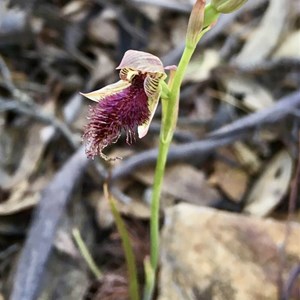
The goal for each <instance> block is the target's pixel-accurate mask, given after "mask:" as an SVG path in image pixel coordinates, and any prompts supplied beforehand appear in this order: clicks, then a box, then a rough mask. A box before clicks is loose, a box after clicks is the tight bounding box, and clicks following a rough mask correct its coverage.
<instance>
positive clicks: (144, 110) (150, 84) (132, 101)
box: [82, 50, 166, 160]
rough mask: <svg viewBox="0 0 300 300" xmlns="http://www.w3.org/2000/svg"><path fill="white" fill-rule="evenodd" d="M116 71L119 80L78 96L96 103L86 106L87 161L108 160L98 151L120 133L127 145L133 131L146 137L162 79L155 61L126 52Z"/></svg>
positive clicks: (157, 62)
mask: <svg viewBox="0 0 300 300" xmlns="http://www.w3.org/2000/svg"><path fill="white" fill-rule="evenodd" d="M117 69H120V79H121V80H119V81H118V82H116V83H114V84H111V85H108V86H106V87H104V88H102V89H100V90H96V91H93V92H91V93H87V94H82V95H83V96H85V97H87V98H89V99H91V100H94V101H96V102H97V104H96V105H95V106H90V109H89V116H88V119H89V123H88V124H87V125H86V126H85V129H84V133H83V141H84V143H85V146H86V154H87V156H88V157H89V158H94V157H95V156H96V155H101V157H103V158H104V159H106V160H107V159H109V158H108V157H107V156H106V155H104V154H103V152H102V151H103V149H104V148H105V147H106V146H108V145H110V144H112V143H115V142H117V140H118V139H119V137H120V135H121V132H122V130H124V131H125V132H126V142H127V143H128V144H131V143H132V142H133V141H134V140H135V134H136V130H138V135H139V137H140V138H142V137H143V136H145V135H146V134H147V131H148V128H149V124H150V122H151V120H152V118H153V115H154V112H155V109H156V107H157V104H158V100H159V97H160V93H161V87H160V81H161V80H164V79H165V78H166V74H165V72H164V68H163V65H162V63H161V61H160V60H159V58H158V57H156V56H154V55H152V54H149V53H146V52H141V51H134V50H129V51H127V52H126V53H125V55H124V57H123V59H122V61H121V63H120V65H119V66H118V68H117Z"/></svg>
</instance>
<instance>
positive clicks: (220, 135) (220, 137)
mask: <svg viewBox="0 0 300 300" xmlns="http://www.w3.org/2000/svg"><path fill="white" fill-rule="evenodd" d="M299 106H300V90H298V91H297V92H294V93H292V94H290V95H288V96H286V97H283V98H281V99H279V100H278V101H277V102H276V103H275V104H274V106H272V107H270V108H268V109H264V110H262V111H259V112H256V113H253V114H250V115H248V116H245V117H243V118H240V119H238V120H237V121H235V122H233V123H231V124H229V125H226V126H224V127H222V128H220V129H218V130H216V131H213V132H211V133H210V134H209V135H208V136H207V138H205V139H203V140H201V141H197V142H191V143H186V144H183V145H178V146H172V147H171V148H170V151H169V156H168V162H169V163H171V162H174V161H178V160H179V161H187V160H190V159H191V158H195V157H199V156H201V155H204V154H207V153H208V152H210V151H212V150H214V149H216V148H217V147H221V146H224V145H228V144H230V143H233V142H235V141H237V140H241V139H244V138H246V137H247V136H249V135H250V134H252V130H253V129H255V128H257V127H258V126H262V125H267V124H273V123H276V122H278V121H280V120H282V119H284V118H286V117H288V116H292V115H293V111H294V110H295V109H297V108H298V107H299ZM156 157H157V150H156V149H152V150H147V151H144V152H141V153H139V154H137V155H134V156H132V157H130V158H128V159H127V160H124V161H123V163H122V164H121V165H119V166H118V167H116V168H115V169H113V170H112V173H111V180H112V181H115V180H117V179H119V178H121V177H124V176H127V175H128V174H131V173H132V172H134V171H136V170H137V169H139V168H142V167H145V166H150V165H153V164H154V163H155V161H156Z"/></svg>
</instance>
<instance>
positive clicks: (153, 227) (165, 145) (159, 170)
mask: <svg viewBox="0 0 300 300" xmlns="http://www.w3.org/2000/svg"><path fill="white" fill-rule="evenodd" d="M194 50H195V47H190V46H186V47H185V49H184V52H183V54H182V57H181V60H180V62H179V65H178V68H177V70H176V73H175V76H174V79H173V82H172V85H171V87H170V88H171V90H170V94H169V98H168V99H166V100H164V105H166V107H165V109H164V110H163V111H164V112H165V116H163V121H162V128H161V133H160V143H159V150H158V158H157V163H156V169H155V175H154V184H153V193H152V202H151V223H150V238H151V255H150V262H151V267H152V270H153V274H154V276H153V277H152V280H151V284H150V285H151V287H150V293H149V294H150V298H151V297H152V295H153V291H154V285H155V278H156V270H157V265H158V257H159V207H160V205H159V203H160V195H161V188H162V183H163V177H164V172H165V166H166V161H167V156H168V151H169V147H170V144H171V141H172V137H173V134H174V130H175V126H176V122H177V117H178V105H179V93H180V86H181V83H182V80H183V76H184V73H185V70H186V68H187V65H188V63H189V61H190V59H191V57H192V55H193V53H194Z"/></svg>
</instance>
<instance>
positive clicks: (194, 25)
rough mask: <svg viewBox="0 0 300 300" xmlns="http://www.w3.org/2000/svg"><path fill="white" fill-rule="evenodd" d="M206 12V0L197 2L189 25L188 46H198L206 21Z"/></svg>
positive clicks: (197, 0)
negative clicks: (204, 21)
mask: <svg viewBox="0 0 300 300" xmlns="http://www.w3.org/2000/svg"><path fill="white" fill-rule="evenodd" d="M204 10H205V0H196V3H195V4H194V7H193V9H192V12H191V15H190V19H189V23H188V28H187V33H186V43H187V45H190V46H196V45H197V43H198V41H199V39H200V36H201V31H202V27H203V20H204Z"/></svg>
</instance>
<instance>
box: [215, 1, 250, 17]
mask: <svg viewBox="0 0 300 300" xmlns="http://www.w3.org/2000/svg"><path fill="white" fill-rule="evenodd" d="M246 2H247V0H211V2H210V3H211V5H212V6H213V7H214V8H215V9H216V10H217V11H218V12H219V13H222V14H228V13H231V12H233V11H235V10H237V9H239V8H240V7H241V6H242V5H243V4H245V3H246Z"/></svg>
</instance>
